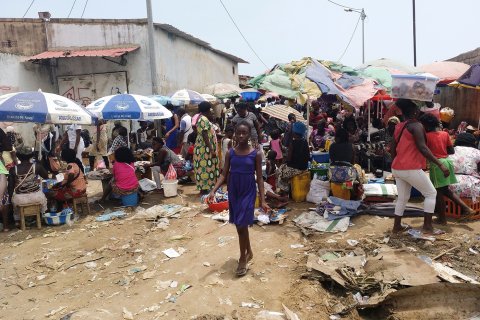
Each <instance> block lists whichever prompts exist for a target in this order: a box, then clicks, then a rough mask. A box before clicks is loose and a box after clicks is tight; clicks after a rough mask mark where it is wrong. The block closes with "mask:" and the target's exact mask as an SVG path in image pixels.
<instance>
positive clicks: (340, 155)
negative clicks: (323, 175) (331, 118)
mask: <svg viewBox="0 0 480 320" xmlns="http://www.w3.org/2000/svg"><path fill="white" fill-rule="evenodd" d="M329 154H330V173H329V176H330V181H331V183H330V187H331V189H332V194H333V196H334V197H337V198H341V199H344V200H350V198H351V189H352V188H353V182H354V180H355V179H356V175H355V172H356V171H355V169H354V168H353V164H354V163H355V152H354V150H353V144H352V143H351V142H349V134H348V132H347V130H345V129H344V128H338V129H337V130H336V132H335V142H334V143H333V144H332V145H331V146H330V149H329ZM353 175H355V176H353Z"/></svg>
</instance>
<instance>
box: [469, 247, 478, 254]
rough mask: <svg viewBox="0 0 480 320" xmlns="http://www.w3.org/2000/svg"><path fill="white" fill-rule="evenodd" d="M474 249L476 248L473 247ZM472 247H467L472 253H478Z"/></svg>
mask: <svg viewBox="0 0 480 320" xmlns="http://www.w3.org/2000/svg"><path fill="white" fill-rule="evenodd" d="M475 249H476V248H475ZM475 249H473V248H468V251H470V252H471V253H473V254H478V253H479V252H478V251H477V250H475Z"/></svg>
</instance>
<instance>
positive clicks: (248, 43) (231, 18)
mask: <svg viewBox="0 0 480 320" xmlns="http://www.w3.org/2000/svg"><path fill="white" fill-rule="evenodd" d="M219 1H220V3H221V4H222V7H223V9H225V12H226V13H227V14H228V16H229V17H230V20H232V22H233V24H234V25H235V28H237V30H238V32H239V33H240V35H241V36H242V38H243V40H245V43H246V44H247V45H248V47H249V48H250V50H252V52H253V53H254V54H255V56H256V57H257V58H258V60H260V62H261V63H262V64H263V65H264V66H265V68H268V66H267V65H266V64H265V62H263V60H262V59H261V58H260V56H259V55H258V54H257V52H256V51H255V49H253V47H252V46H251V45H250V42H248V40H247V38H246V37H245V36H244V35H243V33H242V31H241V30H240V28H239V27H238V25H237V23H236V22H235V20H234V19H233V17H232V15H231V14H230V12H228V9H227V7H225V4H223V1H222V0H219Z"/></svg>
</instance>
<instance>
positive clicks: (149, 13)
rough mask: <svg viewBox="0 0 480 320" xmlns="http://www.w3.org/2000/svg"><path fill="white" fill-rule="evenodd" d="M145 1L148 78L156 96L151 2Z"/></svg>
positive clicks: (157, 91)
mask: <svg viewBox="0 0 480 320" xmlns="http://www.w3.org/2000/svg"><path fill="white" fill-rule="evenodd" d="M146 1H147V20H148V53H149V56H150V77H151V80H152V94H154V95H155V94H158V93H159V90H158V80H157V60H155V58H156V55H155V39H154V28H153V15H152V0H146Z"/></svg>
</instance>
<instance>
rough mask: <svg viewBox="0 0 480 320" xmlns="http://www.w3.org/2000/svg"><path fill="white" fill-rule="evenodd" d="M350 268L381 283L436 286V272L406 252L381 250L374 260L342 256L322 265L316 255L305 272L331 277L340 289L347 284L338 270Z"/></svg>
mask: <svg viewBox="0 0 480 320" xmlns="http://www.w3.org/2000/svg"><path fill="white" fill-rule="evenodd" d="M343 267H350V268H353V269H354V270H355V273H356V274H365V275H367V274H368V275H370V276H373V277H374V278H375V280H376V281H378V282H382V283H397V282H398V283H399V284H401V285H405V286H418V285H424V284H430V283H437V282H439V281H440V280H439V279H438V278H437V273H436V272H435V270H434V269H433V268H432V267H431V266H429V265H428V264H426V263H425V262H423V261H422V260H421V259H419V258H418V257H416V256H414V255H413V254H411V253H409V252H407V251H405V250H401V249H400V250H396V249H390V248H382V249H381V250H380V253H379V254H378V255H377V256H375V257H368V258H366V257H365V256H362V255H360V256H344V257H340V258H338V259H331V260H327V261H323V260H322V259H321V258H320V257H318V256H316V255H309V256H308V261H307V268H309V269H314V270H317V271H319V272H320V273H322V274H324V275H326V276H328V277H330V278H331V279H332V280H333V281H335V282H336V283H338V284H339V285H341V286H343V287H347V286H348V283H347V280H346V279H344V278H343V277H342V276H341V274H340V273H339V272H338V270H339V269H340V268H343Z"/></svg>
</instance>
